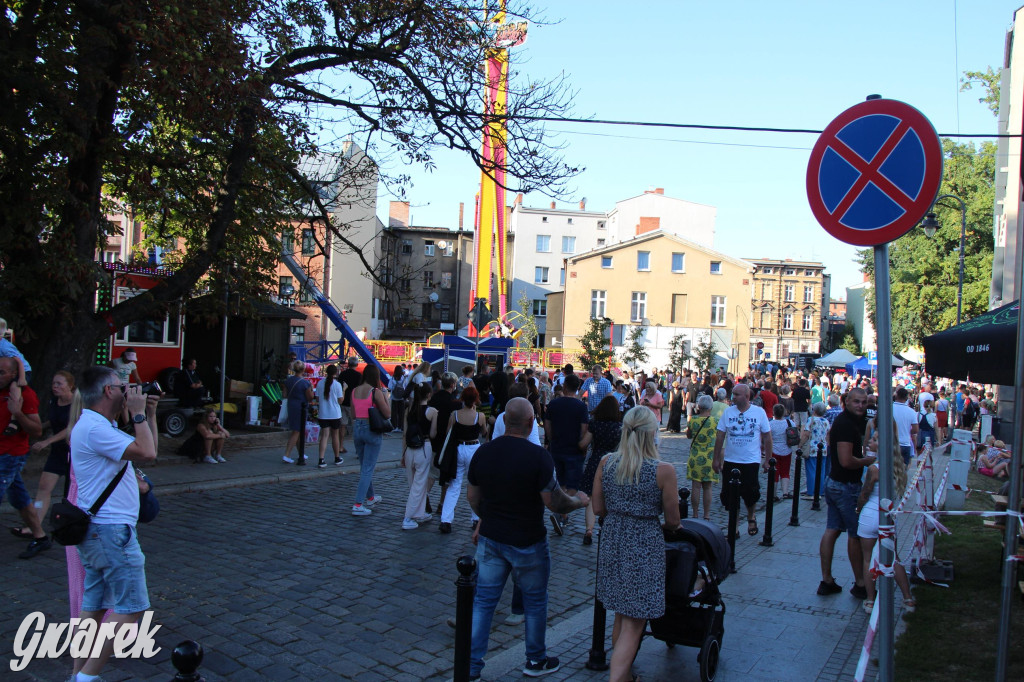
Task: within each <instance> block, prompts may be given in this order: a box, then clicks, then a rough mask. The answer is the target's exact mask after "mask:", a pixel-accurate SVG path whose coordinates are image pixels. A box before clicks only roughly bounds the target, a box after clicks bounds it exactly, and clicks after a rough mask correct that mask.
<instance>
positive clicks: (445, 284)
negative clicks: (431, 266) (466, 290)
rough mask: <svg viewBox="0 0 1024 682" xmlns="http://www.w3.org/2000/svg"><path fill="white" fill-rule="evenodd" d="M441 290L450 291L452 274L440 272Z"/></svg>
mask: <svg viewBox="0 0 1024 682" xmlns="http://www.w3.org/2000/svg"><path fill="white" fill-rule="evenodd" d="M441 288H442V289H451V288H452V273H450V272H442V273H441Z"/></svg>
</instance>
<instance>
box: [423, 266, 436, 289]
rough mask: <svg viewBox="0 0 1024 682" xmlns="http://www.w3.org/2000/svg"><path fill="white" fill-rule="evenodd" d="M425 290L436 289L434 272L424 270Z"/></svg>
mask: <svg viewBox="0 0 1024 682" xmlns="http://www.w3.org/2000/svg"><path fill="white" fill-rule="evenodd" d="M423 288H424V289H433V288H434V271H433V270H424V271H423Z"/></svg>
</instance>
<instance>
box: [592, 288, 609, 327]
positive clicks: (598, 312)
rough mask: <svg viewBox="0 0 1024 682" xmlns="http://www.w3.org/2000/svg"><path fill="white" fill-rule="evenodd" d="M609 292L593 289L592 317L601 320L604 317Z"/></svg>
mask: <svg viewBox="0 0 1024 682" xmlns="http://www.w3.org/2000/svg"><path fill="white" fill-rule="evenodd" d="M606 294H607V292H605V291H598V290H597V289H592V290H591V291H590V317H591V318H592V319H595V320H599V319H601V318H603V317H604V309H605V297H606Z"/></svg>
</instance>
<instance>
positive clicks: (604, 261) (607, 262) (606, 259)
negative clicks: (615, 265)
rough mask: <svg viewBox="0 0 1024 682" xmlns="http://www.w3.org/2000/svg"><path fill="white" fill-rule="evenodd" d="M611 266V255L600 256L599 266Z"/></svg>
mask: <svg viewBox="0 0 1024 682" xmlns="http://www.w3.org/2000/svg"><path fill="white" fill-rule="evenodd" d="M611 266H612V257H611V256H601V267H602V268H610V267H611Z"/></svg>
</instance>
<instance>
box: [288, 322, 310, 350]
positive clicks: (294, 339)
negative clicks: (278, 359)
mask: <svg viewBox="0 0 1024 682" xmlns="http://www.w3.org/2000/svg"><path fill="white" fill-rule="evenodd" d="M305 340H306V328H305V327H303V326H302V325H301V324H293V325H292V326H291V339H290V340H289V341H288V343H291V344H293V345H294V344H299V343H303V342H304V341H305Z"/></svg>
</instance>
